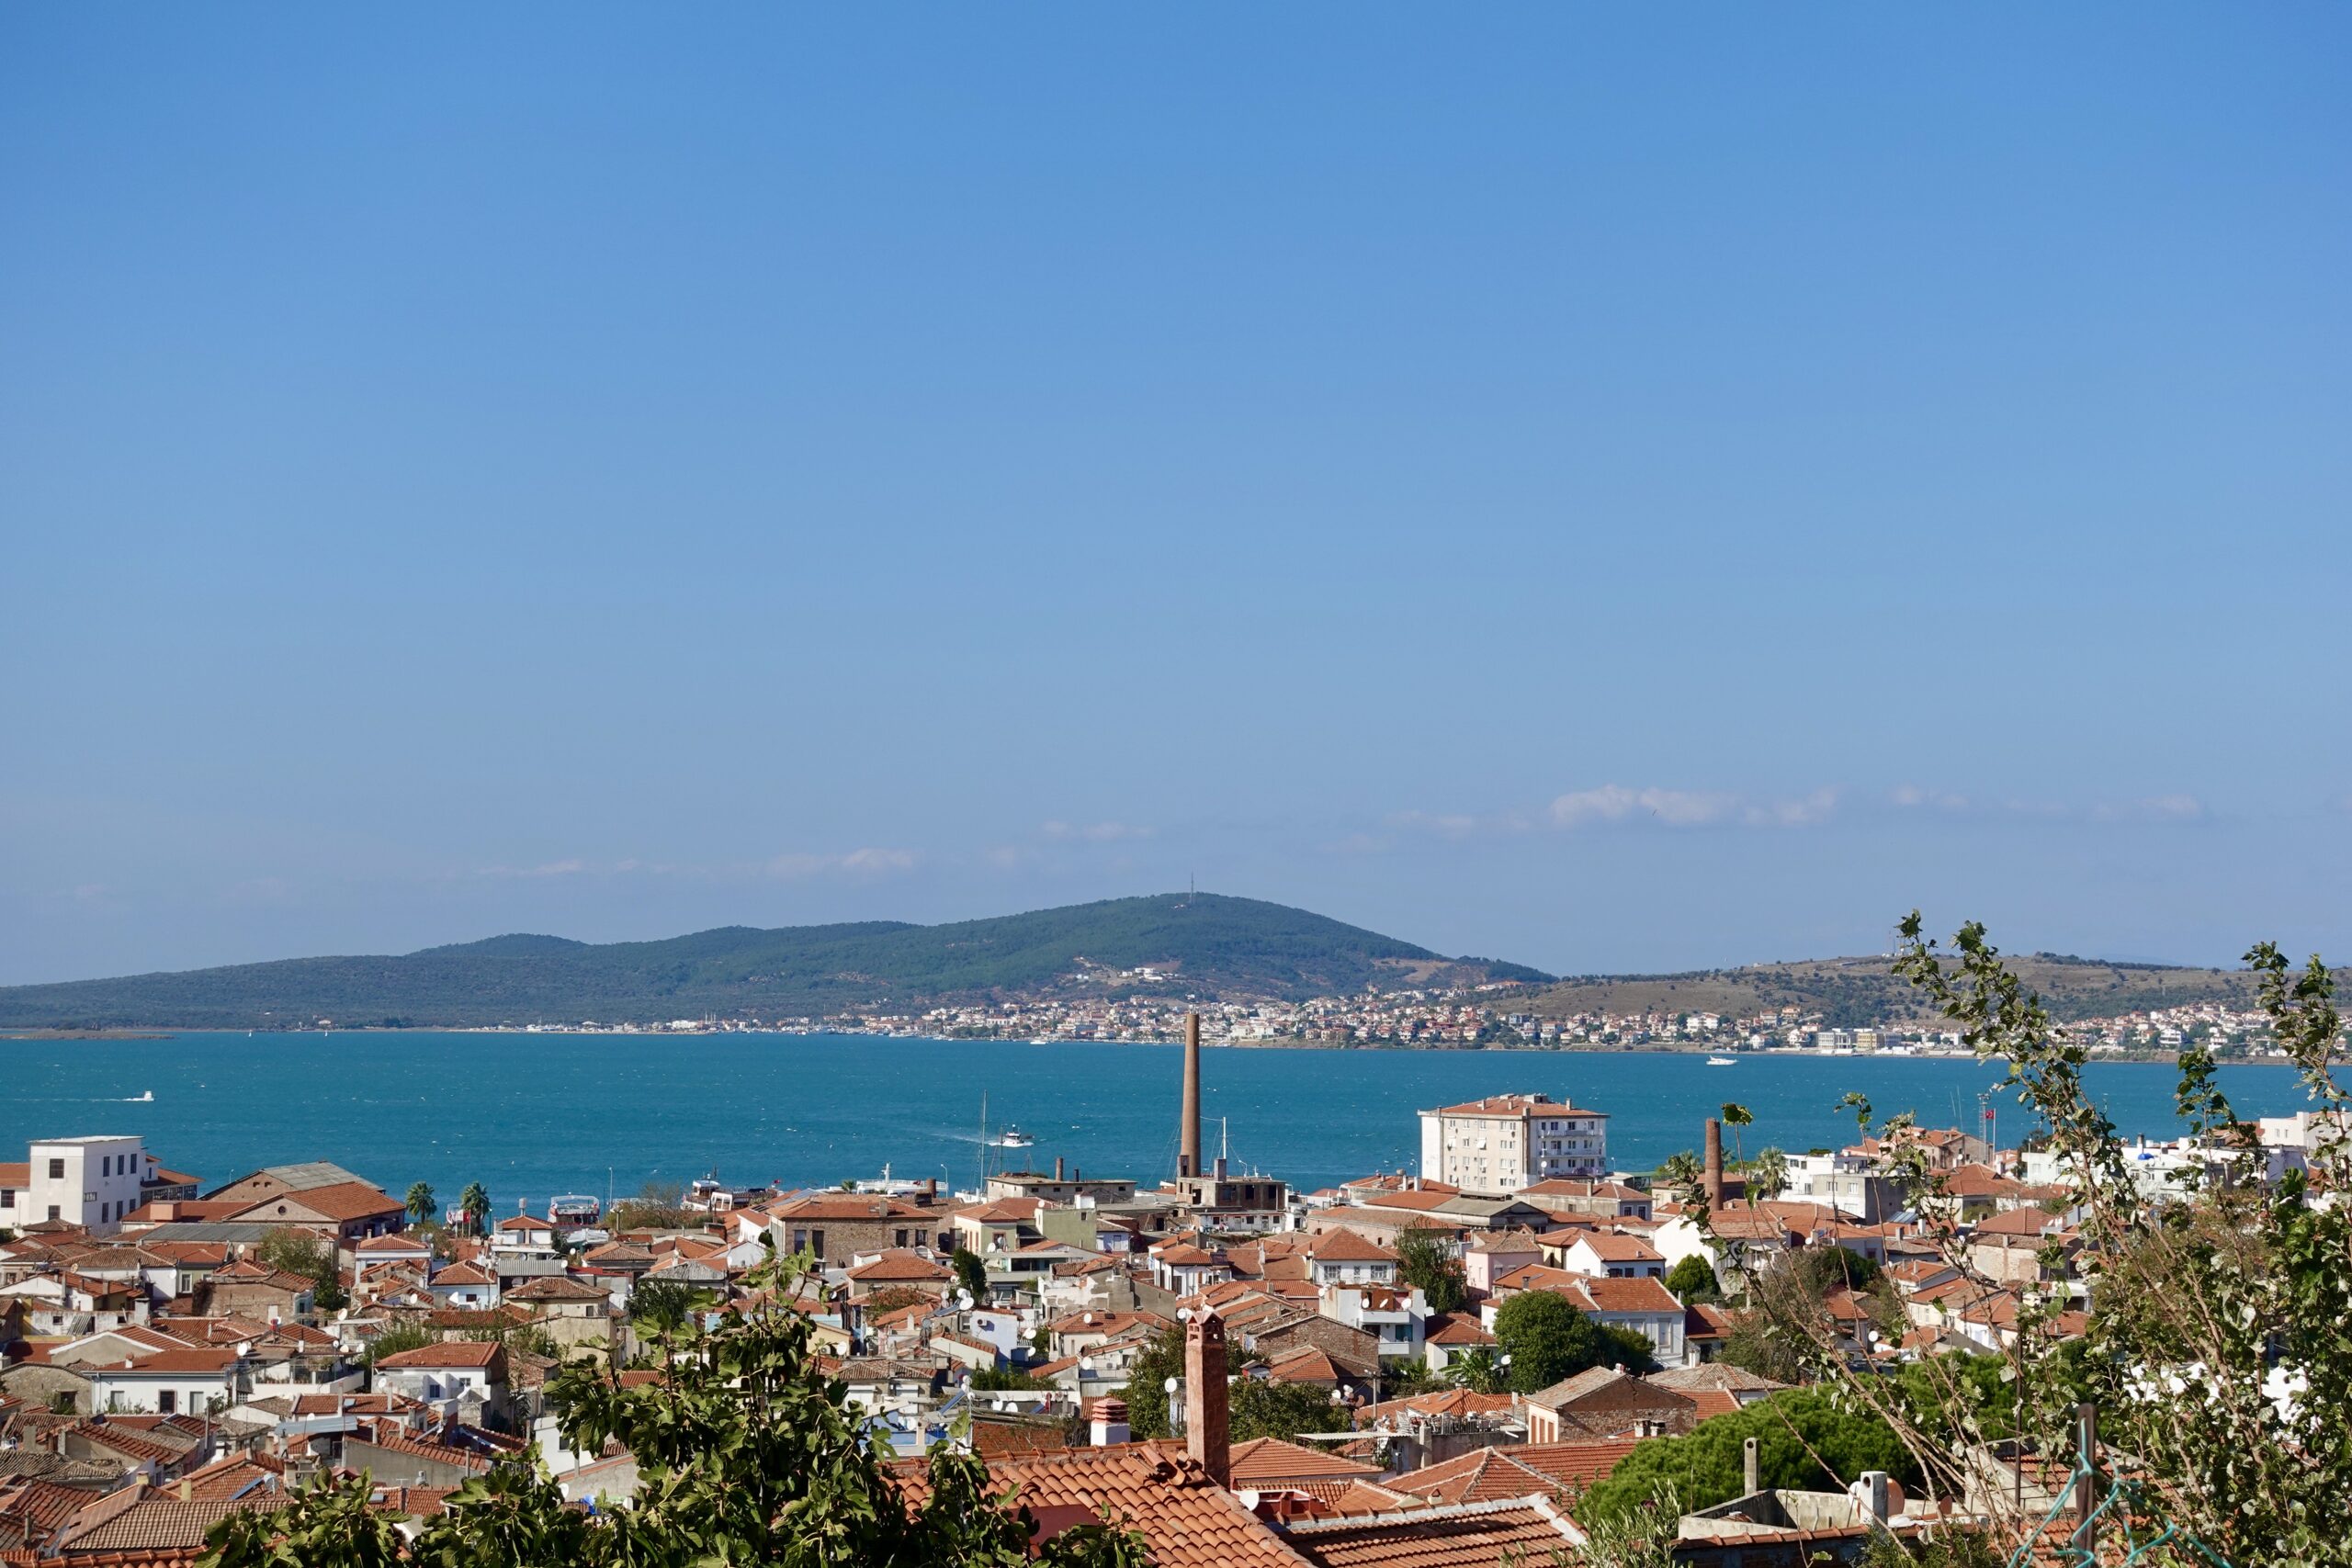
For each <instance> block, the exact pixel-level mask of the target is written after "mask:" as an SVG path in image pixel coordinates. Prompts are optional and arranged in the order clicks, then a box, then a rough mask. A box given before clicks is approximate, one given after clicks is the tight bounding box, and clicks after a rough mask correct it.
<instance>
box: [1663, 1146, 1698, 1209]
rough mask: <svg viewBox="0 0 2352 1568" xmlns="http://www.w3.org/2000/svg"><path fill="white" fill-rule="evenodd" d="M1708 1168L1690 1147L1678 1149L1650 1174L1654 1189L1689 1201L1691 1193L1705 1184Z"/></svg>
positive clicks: (1673, 1197) (1675, 1198)
mask: <svg viewBox="0 0 2352 1568" xmlns="http://www.w3.org/2000/svg"><path fill="white" fill-rule="evenodd" d="M1706 1179H1707V1168H1706V1167H1705V1166H1703V1165H1702V1164H1701V1163H1700V1161H1699V1156H1697V1155H1694V1154H1692V1153H1691V1151H1690V1150H1689V1149H1680V1150H1677V1151H1676V1152H1675V1153H1673V1154H1670V1155H1668V1156H1666V1158H1665V1159H1663V1160H1661V1161H1660V1162H1659V1163H1658V1168H1657V1170H1655V1171H1653V1172H1652V1173H1651V1175H1650V1189H1651V1190H1652V1191H1663V1192H1664V1193H1665V1194H1666V1195H1667V1196H1668V1197H1669V1198H1672V1199H1674V1200H1676V1201H1679V1202H1688V1201H1690V1199H1691V1194H1692V1193H1694V1192H1697V1191H1698V1190H1700V1189H1701V1188H1702V1186H1704V1185H1705V1182H1706Z"/></svg>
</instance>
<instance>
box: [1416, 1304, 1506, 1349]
mask: <svg viewBox="0 0 2352 1568" xmlns="http://www.w3.org/2000/svg"><path fill="white" fill-rule="evenodd" d="M1427 1337H1428V1341H1429V1343H1430V1344H1432V1345H1491V1344H1493V1343H1494V1342H1495V1337H1494V1336H1493V1335H1492V1334H1490V1333H1488V1332H1487V1325H1485V1324H1482V1323H1480V1322H1479V1321H1478V1314H1476V1313H1475V1312H1441V1313H1435V1314H1431V1315H1430V1320H1429V1324H1428V1328H1427Z"/></svg>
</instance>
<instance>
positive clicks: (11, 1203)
mask: <svg viewBox="0 0 2352 1568" xmlns="http://www.w3.org/2000/svg"><path fill="white" fill-rule="evenodd" d="M16 1206H17V1190H16V1189H15V1188H13V1187H0V1209H13V1208H15V1207H16Z"/></svg>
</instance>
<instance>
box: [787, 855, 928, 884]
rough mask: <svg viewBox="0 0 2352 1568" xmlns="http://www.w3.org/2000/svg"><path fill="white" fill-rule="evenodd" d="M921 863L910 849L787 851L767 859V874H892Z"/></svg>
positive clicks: (796, 877) (789, 878)
mask: <svg viewBox="0 0 2352 1568" xmlns="http://www.w3.org/2000/svg"><path fill="white" fill-rule="evenodd" d="M921 863H922V856H921V855H919V854H917V853H916V852H914V851H912V850H891V849H876V848H866V849H857V850H852V851H850V852H848V853H846V854H838V855H819V854H807V853H802V852H786V853H784V854H780V855H776V856H774V857H773V858H771V859H770V860H769V861H768V863H767V874H769V875H770V876H774V877H780V878H783V879H785V880H786V881H797V880H799V879H801V878H804V877H811V876H826V875H846V876H896V875H899V874H903V873H906V872H910V871H912V870H914V869H915V867H916V866H918V865H920V864H921Z"/></svg>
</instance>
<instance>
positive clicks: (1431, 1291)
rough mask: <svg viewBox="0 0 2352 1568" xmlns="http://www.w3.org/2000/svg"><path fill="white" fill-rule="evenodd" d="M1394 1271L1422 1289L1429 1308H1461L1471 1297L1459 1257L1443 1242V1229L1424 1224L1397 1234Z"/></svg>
mask: <svg viewBox="0 0 2352 1568" xmlns="http://www.w3.org/2000/svg"><path fill="white" fill-rule="evenodd" d="M1397 1274H1398V1276H1399V1277H1400V1278H1402V1279H1403V1280H1404V1281H1405V1283H1406V1284H1408V1285H1409V1286H1412V1287H1413V1288H1414V1289H1416V1290H1419V1292H1421V1295H1422V1297H1423V1298H1424V1299H1425V1300H1426V1301H1427V1302H1428V1303H1429V1309H1430V1311H1431V1312H1460V1311H1461V1310H1462V1309H1463V1308H1464V1306H1466V1305H1467V1304H1468V1303H1469V1301H1470V1281H1469V1279H1468V1277H1467V1276H1466V1275H1465V1274H1464V1272H1463V1268H1462V1259H1461V1258H1456V1257H1455V1256H1454V1255H1453V1249H1452V1248H1451V1247H1447V1246H1446V1244H1445V1233H1444V1232H1442V1231H1438V1230H1432V1229H1430V1227H1428V1226H1426V1225H1413V1226H1408V1228H1406V1229H1405V1230H1402V1231H1399V1232H1398V1233H1397Z"/></svg>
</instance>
